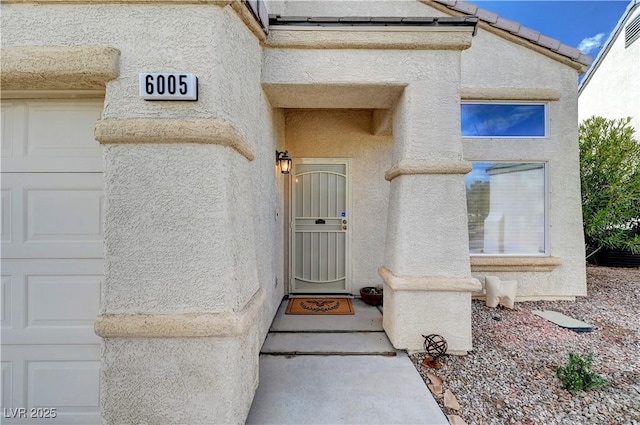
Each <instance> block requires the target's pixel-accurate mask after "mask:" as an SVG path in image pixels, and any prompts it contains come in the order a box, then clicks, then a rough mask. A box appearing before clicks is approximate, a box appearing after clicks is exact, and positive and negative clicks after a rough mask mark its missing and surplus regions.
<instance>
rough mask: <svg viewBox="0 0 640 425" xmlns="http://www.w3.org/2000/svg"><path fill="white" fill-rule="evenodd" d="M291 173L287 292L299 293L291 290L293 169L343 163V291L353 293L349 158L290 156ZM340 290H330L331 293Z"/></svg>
mask: <svg viewBox="0 0 640 425" xmlns="http://www.w3.org/2000/svg"><path fill="white" fill-rule="evenodd" d="M291 161H292V164H291V174H289V176H290V177H289V178H290V180H289V226H288V232H289V236H288V238H289V239H288V240H289V255H288V257H289V279H288V282H287V294H289V295H299V294H301V293H294V292H293V279H294V270H293V268H294V261H293V250H294V247H295V245H294V241H293V239H294V221H295V218H294V211H293V209H294V205H293V189H294V184H293V181H292V180H293V179H294V178H295V170H296V167H297V166H298V165H301V164H344V166H345V176H346V187H345V194H346V200H345V205H346V207H347V216H346V218H347V221H348V228H347V232H346V235H345V248H344V251H345V259H344V261H345V280H346V282H345V291H344V294H345V295H347V294H349V295H350V294H353V283H352V263H351V234H352V232H351V231H350V230H351V229H352V227H351V226H352V224H353V223H352V220H353V203H352V199H351V180H352V176H351V158H291ZM334 293H340V294H342V292H331V294H334ZM318 294H322V292H318Z"/></svg>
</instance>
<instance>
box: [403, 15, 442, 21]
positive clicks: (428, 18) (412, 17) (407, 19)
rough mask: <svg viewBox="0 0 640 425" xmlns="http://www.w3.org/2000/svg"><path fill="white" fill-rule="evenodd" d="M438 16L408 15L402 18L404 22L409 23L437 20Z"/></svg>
mask: <svg viewBox="0 0 640 425" xmlns="http://www.w3.org/2000/svg"><path fill="white" fill-rule="evenodd" d="M436 20H437V18H431V17H427V16H408V17H406V18H402V22H408V23H420V22H435V21H436Z"/></svg>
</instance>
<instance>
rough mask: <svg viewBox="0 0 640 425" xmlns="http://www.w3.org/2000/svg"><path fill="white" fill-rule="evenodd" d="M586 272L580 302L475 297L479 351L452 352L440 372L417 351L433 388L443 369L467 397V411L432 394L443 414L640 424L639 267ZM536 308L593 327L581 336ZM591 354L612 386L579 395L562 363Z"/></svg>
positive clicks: (504, 420)
mask: <svg viewBox="0 0 640 425" xmlns="http://www.w3.org/2000/svg"><path fill="white" fill-rule="evenodd" d="M587 276H588V281H589V295H588V296H587V297H586V298H584V299H580V300H579V301H536V302H529V301H524V302H521V303H518V304H517V306H516V308H515V309H514V310H508V309H504V310H497V311H496V310H493V309H489V308H486V307H485V305H484V302H483V301H479V300H476V301H472V306H471V307H472V312H473V313H472V317H473V326H474V329H481V330H482V331H480V332H476V333H474V338H473V346H474V350H473V352H470V353H469V354H468V355H467V356H448V357H446V361H443V362H442V365H441V366H442V367H441V368H440V369H438V370H435V369H430V368H428V367H423V366H422V361H423V360H424V358H425V355H424V354H423V353H418V354H413V355H411V359H412V360H413V361H414V363H415V365H416V368H417V370H418V371H419V373H420V375H421V376H422V377H423V379H424V381H425V383H426V384H429V385H434V383H433V381H432V378H431V377H428V376H427V373H430V374H434V373H437V374H438V377H439V378H441V379H442V381H444V382H446V388H447V389H448V390H450V391H452V392H453V393H454V394H455V395H456V397H460V400H462V402H460V404H463V405H464V406H463V407H464V410H462V409H461V410H459V411H456V410H451V409H449V410H447V407H445V404H444V401H445V397H444V394H442V395H437V396H436V395H435V394H434V398H435V399H436V402H437V403H438V405H439V406H440V407H441V408H442V409H443V410H444V411H445V413H449V414H462V416H463V417H464V420H465V421H467V422H468V423H469V424H485V425H493V424H496V425H498V424H500V425H503V424H510V423H514V424H516V423H517V424H522V425H525V424H531V423H534V424H537V423H542V424H550V423H558V424H560V423H563V424H564V423H567V424H569V423H570V424H586V423H594V424H595V423H598V424H613V423H615V424H629V425H640V409H639V406H640V381H638V380H636V379H634V378H635V375H634V373H635V372H636V371H637V370H638V366H637V365H638V344H640V321H639V320H638V315H637V300H638V291H639V290H640V270H639V269H614V268H607V267H590V266H587ZM612 290H615V292H616V296H615V297H612V296H611V293H612ZM532 310H541V311H548V310H554V311H561V312H563V314H566V315H569V316H572V317H580V318H584V319H585V320H588V321H589V322H590V323H593V324H594V327H595V331H594V332H590V333H580V334H578V333H575V332H572V331H570V330H568V329H563V328H561V327H559V326H557V325H555V324H553V323H551V322H549V321H547V320H545V319H543V318H541V317H539V316H537V315H535V314H533V313H532V312H531V311H532ZM493 317H500V318H501V319H502V320H501V321H496V320H494V319H493ZM593 351H595V353H594V354H595V355H594V360H595V362H594V365H593V366H594V367H593V370H594V371H596V372H598V373H601V374H602V375H603V377H604V378H605V379H607V381H609V382H610V383H611V385H610V386H607V387H605V388H596V389H592V390H589V391H585V392H581V393H579V394H571V393H570V392H569V391H567V390H565V389H563V388H562V385H561V382H560V381H559V380H558V377H557V376H556V373H555V369H556V367H558V366H561V365H566V364H567V360H568V353H570V352H576V353H581V354H587V353H589V352H593ZM496 378H498V379H496ZM447 399H449V397H447ZM591 406H594V407H593V408H592V407H591ZM449 420H450V421H451V419H450V418H449ZM452 423H453V422H452Z"/></svg>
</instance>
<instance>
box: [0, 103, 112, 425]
mask: <svg viewBox="0 0 640 425" xmlns="http://www.w3.org/2000/svg"><path fill="white" fill-rule="evenodd" d="M102 107H103V105H102V100H99V101H98V100H93V99H87V100H15V101H14V100H3V102H2V127H1V129H2V174H1V178H2V209H1V220H0V221H1V230H2V232H1V239H2V289H1V296H2V300H1V302H0V306H1V308H2V312H1V314H0V319H1V321H2V386H1V390H2V393H1V396H0V398H1V400H2V418H1V419H2V423H3V424H4V423H6V424H11V423H19V424H22V423H39V424H42V423H47V424H49V423H50V424H54V423H67V424H93V423H100V413H99V370H100V339H99V338H98V337H97V336H96V335H95V334H94V332H93V322H94V320H95V317H96V315H97V313H98V308H99V303H100V290H101V285H102V282H103V260H102V257H103V251H102V216H103V208H102V204H103V202H102V201H103V195H102V149H101V147H100V145H99V144H98V142H96V141H95V140H94V138H93V129H94V126H95V122H96V120H97V119H99V118H100V113H101V111H102ZM40 408H42V409H40ZM48 408H54V409H55V413H54V411H52V410H47V409H48ZM22 409H24V410H22ZM47 414H48V415H49V416H54V415H55V416H56V418H55V419H45V418H42V416H46V415H47ZM38 416H40V417H38Z"/></svg>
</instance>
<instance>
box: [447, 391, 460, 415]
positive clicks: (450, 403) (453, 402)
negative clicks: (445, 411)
mask: <svg viewBox="0 0 640 425" xmlns="http://www.w3.org/2000/svg"><path fill="white" fill-rule="evenodd" d="M444 407H448V408H449V409H453V410H460V403H458V400H457V399H456V396H455V395H453V393H452V392H451V390H447V391H445V392H444Z"/></svg>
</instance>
